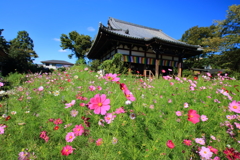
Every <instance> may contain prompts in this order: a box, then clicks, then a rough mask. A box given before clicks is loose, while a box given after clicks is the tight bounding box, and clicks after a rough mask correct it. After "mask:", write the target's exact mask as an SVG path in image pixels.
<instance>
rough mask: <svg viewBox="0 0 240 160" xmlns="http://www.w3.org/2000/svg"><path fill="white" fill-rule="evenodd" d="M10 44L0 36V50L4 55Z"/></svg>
mask: <svg viewBox="0 0 240 160" xmlns="http://www.w3.org/2000/svg"><path fill="white" fill-rule="evenodd" d="M9 47H10V43H9V42H7V41H6V39H5V38H4V37H3V36H0V49H1V50H2V51H4V52H5V53H8V50H9Z"/></svg>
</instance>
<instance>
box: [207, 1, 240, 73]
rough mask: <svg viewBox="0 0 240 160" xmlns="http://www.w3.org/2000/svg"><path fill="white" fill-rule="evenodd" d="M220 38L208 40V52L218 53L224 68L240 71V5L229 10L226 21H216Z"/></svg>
mask: <svg viewBox="0 0 240 160" xmlns="http://www.w3.org/2000/svg"><path fill="white" fill-rule="evenodd" d="M215 22H216V27H217V29H218V33H219V34H220V38H211V37H209V38H206V39H204V42H203V44H209V45H208V47H207V48H206V50H208V51H218V52H220V56H218V61H220V62H221V64H220V65H221V67H222V68H227V69H230V70H233V71H240V66H239V65H238V64H239V61H240V46H239V44H240V5H232V6H230V7H229V10H227V16H226V19H224V20H222V21H215Z"/></svg>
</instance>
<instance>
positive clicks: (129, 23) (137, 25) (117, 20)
mask: <svg viewBox="0 0 240 160" xmlns="http://www.w3.org/2000/svg"><path fill="white" fill-rule="evenodd" d="M111 19H112V20H114V21H115V22H119V23H124V24H128V25H132V26H136V27H141V28H145V29H151V30H155V31H161V30H160V29H156V28H151V27H146V26H142V25H139V24H134V23H131V22H126V21H123V20H119V19H116V18H112V17H109V20H111ZM114 25H115V24H114Z"/></svg>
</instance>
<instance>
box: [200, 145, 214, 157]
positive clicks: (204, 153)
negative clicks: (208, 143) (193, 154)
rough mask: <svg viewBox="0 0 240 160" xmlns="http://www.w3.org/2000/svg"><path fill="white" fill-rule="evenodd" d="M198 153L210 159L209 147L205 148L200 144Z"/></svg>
mask: <svg viewBox="0 0 240 160" xmlns="http://www.w3.org/2000/svg"><path fill="white" fill-rule="evenodd" d="M199 155H200V156H201V157H202V158H205V159H210V158H211V157H212V155H213V153H212V152H211V151H210V149H209V148H206V147H204V146H202V148H201V150H200V152H199Z"/></svg>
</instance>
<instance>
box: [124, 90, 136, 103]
mask: <svg viewBox="0 0 240 160" xmlns="http://www.w3.org/2000/svg"><path fill="white" fill-rule="evenodd" d="M124 94H125V96H126V98H127V99H128V100H129V101H135V100H136V98H135V97H134V96H133V94H132V93H131V92H130V91H129V90H124Z"/></svg>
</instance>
